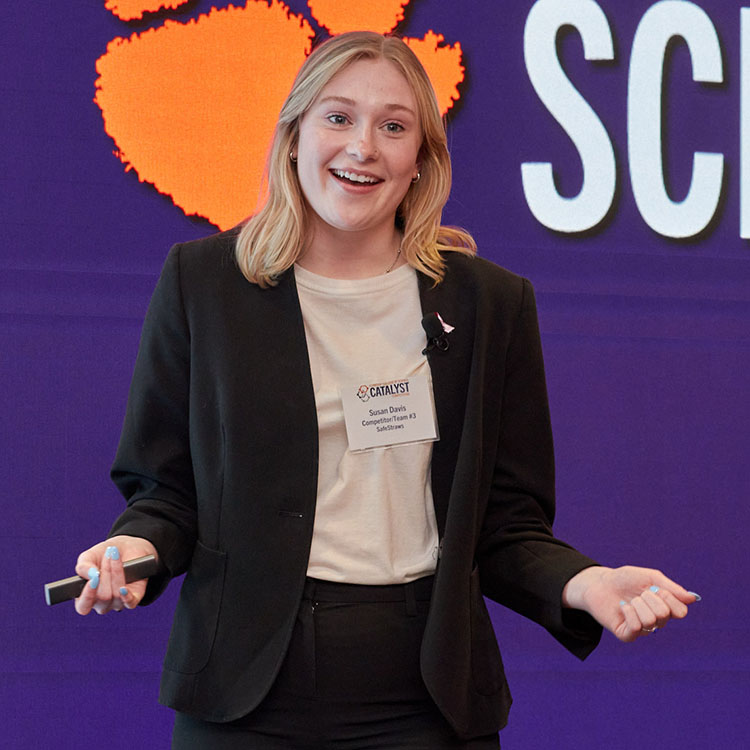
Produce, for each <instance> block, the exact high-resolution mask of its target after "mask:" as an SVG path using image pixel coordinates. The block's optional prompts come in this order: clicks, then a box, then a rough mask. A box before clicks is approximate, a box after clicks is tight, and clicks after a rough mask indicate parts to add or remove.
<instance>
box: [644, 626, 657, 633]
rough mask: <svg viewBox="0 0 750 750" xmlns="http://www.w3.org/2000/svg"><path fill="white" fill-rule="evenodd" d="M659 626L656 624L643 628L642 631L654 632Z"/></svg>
mask: <svg viewBox="0 0 750 750" xmlns="http://www.w3.org/2000/svg"><path fill="white" fill-rule="evenodd" d="M658 629H659V628H658V626H656V625H654V627H653V628H641V632H642V633H654V632H656V631H657V630H658Z"/></svg>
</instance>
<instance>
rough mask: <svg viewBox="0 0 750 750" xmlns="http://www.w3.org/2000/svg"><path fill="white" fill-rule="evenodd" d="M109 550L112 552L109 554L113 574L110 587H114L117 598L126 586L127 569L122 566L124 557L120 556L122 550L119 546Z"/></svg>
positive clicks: (114, 594) (113, 590) (113, 593)
mask: <svg viewBox="0 0 750 750" xmlns="http://www.w3.org/2000/svg"><path fill="white" fill-rule="evenodd" d="M107 549H109V550H110V554H109V568H110V572H111V579H110V585H111V586H112V595H113V598H116V597H117V594H118V593H119V591H120V589H121V588H122V587H123V586H124V585H125V569H124V568H123V566H122V562H123V561H122V555H121V554H120V548H119V547H117V546H114V545H113V546H111V547H108V548H107Z"/></svg>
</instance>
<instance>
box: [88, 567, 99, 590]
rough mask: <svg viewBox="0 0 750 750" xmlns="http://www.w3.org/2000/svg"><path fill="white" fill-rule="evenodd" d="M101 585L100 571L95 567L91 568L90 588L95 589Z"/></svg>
mask: <svg viewBox="0 0 750 750" xmlns="http://www.w3.org/2000/svg"><path fill="white" fill-rule="evenodd" d="M98 585H99V571H98V570H97V569H96V568H95V567H93V566H92V567H90V568H89V586H91V588H92V589H95V588H96V587H97V586H98Z"/></svg>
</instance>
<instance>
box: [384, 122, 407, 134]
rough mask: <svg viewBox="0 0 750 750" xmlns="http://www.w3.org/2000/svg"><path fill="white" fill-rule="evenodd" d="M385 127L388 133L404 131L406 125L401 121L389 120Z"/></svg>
mask: <svg viewBox="0 0 750 750" xmlns="http://www.w3.org/2000/svg"><path fill="white" fill-rule="evenodd" d="M385 129H386V131H387V132H388V133H403V131H404V126H403V125H402V124H401V123H400V122H387V123H386V124H385Z"/></svg>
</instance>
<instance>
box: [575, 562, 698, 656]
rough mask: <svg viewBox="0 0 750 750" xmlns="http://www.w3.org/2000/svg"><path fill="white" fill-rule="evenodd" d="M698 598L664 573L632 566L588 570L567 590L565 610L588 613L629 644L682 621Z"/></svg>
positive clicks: (578, 575)
mask: <svg viewBox="0 0 750 750" xmlns="http://www.w3.org/2000/svg"><path fill="white" fill-rule="evenodd" d="M698 598H699V597H697V595H696V594H694V593H692V592H690V591H687V590H685V589H684V588H683V587H682V586H680V585H679V584H678V583H675V582H674V581H672V580H671V579H669V578H667V577H666V576H665V575H664V574H663V573H661V572H660V571H658V570H652V569H651V568H637V567H634V566H632V565H624V566H623V567H621V568H605V567H600V566H595V567H591V568H585V569H584V570H582V571H581V572H580V573H578V574H576V575H575V576H573V578H571V579H570V580H569V581H568V583H567V584H566V585H565V588H564V589H563V606H564V607H571V608H573V609H582V610H584V611H585V612H588V613H589V614H590V615H591V616H592V617H593V618H594V619H595V620H597V621H598V622H599V624H600V625H602V626H603V627H605V628H606V629H607V630H609V631H610V632H611V633H613V634H614V635H615V636H616V637H617V638H619V640H621V641H625V642H629V641H634V640H635V639H636V638H638V637H640V636H642V635H648V634H649V633H653V632H654V630H657V629H658V628H663V627H664V626H665V625H666V624H667V623H668V622H669V620H671V619H673V618H676V619H682V618H683V617H685V615H686V614H687V612H688V608H687V605H688V604H692V603H693V602H695V601H697V599H698Z"/></svg>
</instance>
